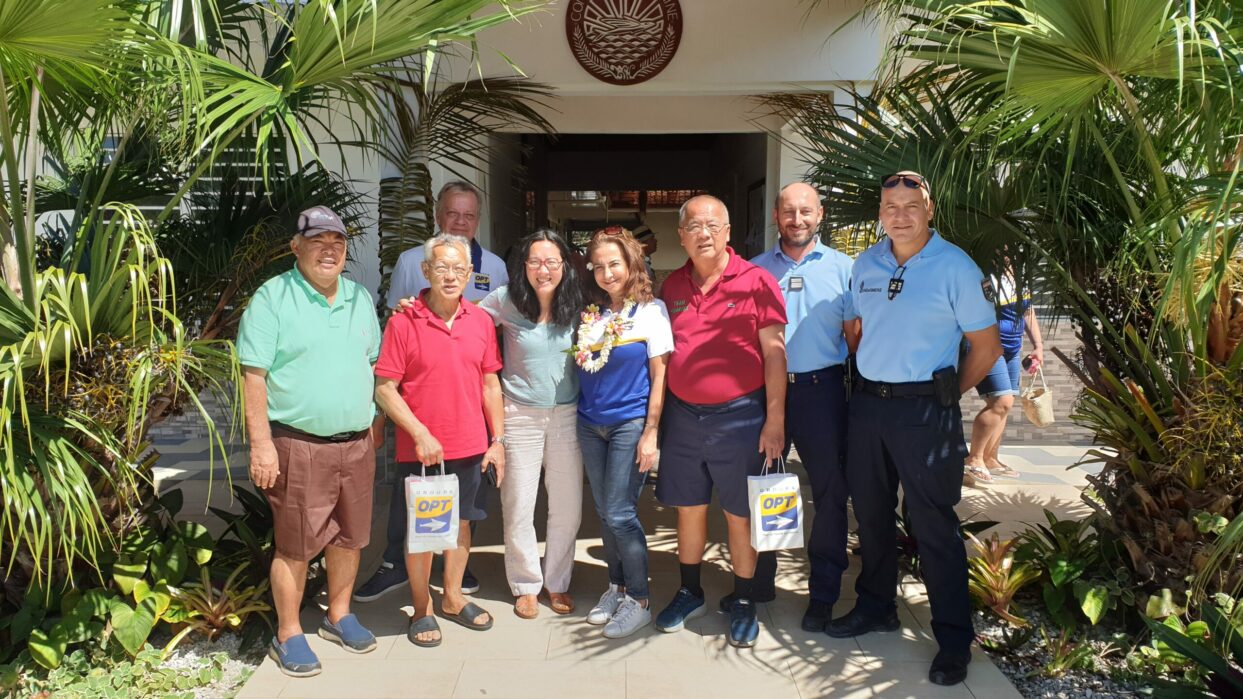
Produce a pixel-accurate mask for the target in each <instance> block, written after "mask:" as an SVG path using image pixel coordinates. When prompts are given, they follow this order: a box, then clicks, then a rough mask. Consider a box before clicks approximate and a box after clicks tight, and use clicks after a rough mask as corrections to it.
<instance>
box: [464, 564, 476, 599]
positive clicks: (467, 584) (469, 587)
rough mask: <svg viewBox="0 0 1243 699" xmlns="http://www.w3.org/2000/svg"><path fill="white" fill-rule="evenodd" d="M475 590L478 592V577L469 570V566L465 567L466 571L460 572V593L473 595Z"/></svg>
mask: <svg viewBox="0 0 1243 699" xmlns="http://www.w3.org/2000/svg"><path fill="white" fill-rule="evenodd" d="M476 592H479V579H478V578H476V577H475V574H474V573H472V572H470V568H467V569H466V572H464V573H462V594H464V595H473V594H475V593H476Z"/></svg>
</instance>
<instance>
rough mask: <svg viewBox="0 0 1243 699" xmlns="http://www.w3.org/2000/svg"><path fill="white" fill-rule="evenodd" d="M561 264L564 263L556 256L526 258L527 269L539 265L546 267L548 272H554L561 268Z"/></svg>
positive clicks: (536, 267)
mask: <svg viewBox="0 0 1243 699" xmlns="http://www.w3.org/2000/svg"><path fill="white" fill-rule="evenodd" d="M562 264H564V263H562V262H561V260H558V259H556V258H549V259H547V260H527V269H531V270H536V269H539V268H540V267H547V268H548V271H549V272H556V271H557V270H559V269H561V265H562Z"/></svg>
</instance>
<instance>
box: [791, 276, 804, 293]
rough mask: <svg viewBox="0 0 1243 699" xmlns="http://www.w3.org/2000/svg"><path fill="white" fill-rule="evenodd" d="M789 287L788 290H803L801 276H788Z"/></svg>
mask: <svg viewBox="0 0 1243 699" xmlns="http://www.w3.org/2000/svg"><path fill="white" fill-rule="evenodd" d="M789 289H790V291H802V290H803V278H802V277H790V285H789Z"/></svg>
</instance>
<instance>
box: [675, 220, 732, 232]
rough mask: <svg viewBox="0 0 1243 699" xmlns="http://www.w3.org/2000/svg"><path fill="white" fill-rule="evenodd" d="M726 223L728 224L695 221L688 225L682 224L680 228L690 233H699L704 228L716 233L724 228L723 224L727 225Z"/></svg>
mask: <svg viewBox="0 0 1243 699" xmlns="http://www.w3.org/2000/svg"><path fill="white" fill-rule="evenodd" d="M728 225H729V224H728V223H726V224H724V225H722V224H720V223H708V224H703V223H699V222H698V221H696V222H695V223H692V224H691V225H689V226H683V227H682V230H684V231H686V232H687V233H690V234H692V235H699V234H700V233H702V232H704V231H705V230H706V231H708V232H709V233H711V234H712V235H716V234H717V233H720V232H721V229H723V228H725V226H728Z"/></svg>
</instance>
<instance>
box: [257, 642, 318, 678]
mask: <svg viewBox="0 0 1243 699" xmlns="http://www.w3.org/2000/svg"><path fill="white" fill-rule="evenodd" d="M268 656H269V657H271V658H272V659H273V660H275V661H276V664H277V665H278V666H279V667H280V669H281V672H283V673H285V674H286V675H289V676H290V677H314V676H315V675H318V674H319V672H320V670H322V669H323V668H322V667H320V664H319V658H317V657H315V652H314V651H312V650H311V647H310V646H309V645H307V643H306V636H303V635H302V634H298V635H297V636H290V637H289V639H288V640H286V641H285V642H284V643H278V642H277V640H276V637H275V636H273V637H272V645H271V646H269V647H268Z"/></svg>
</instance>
